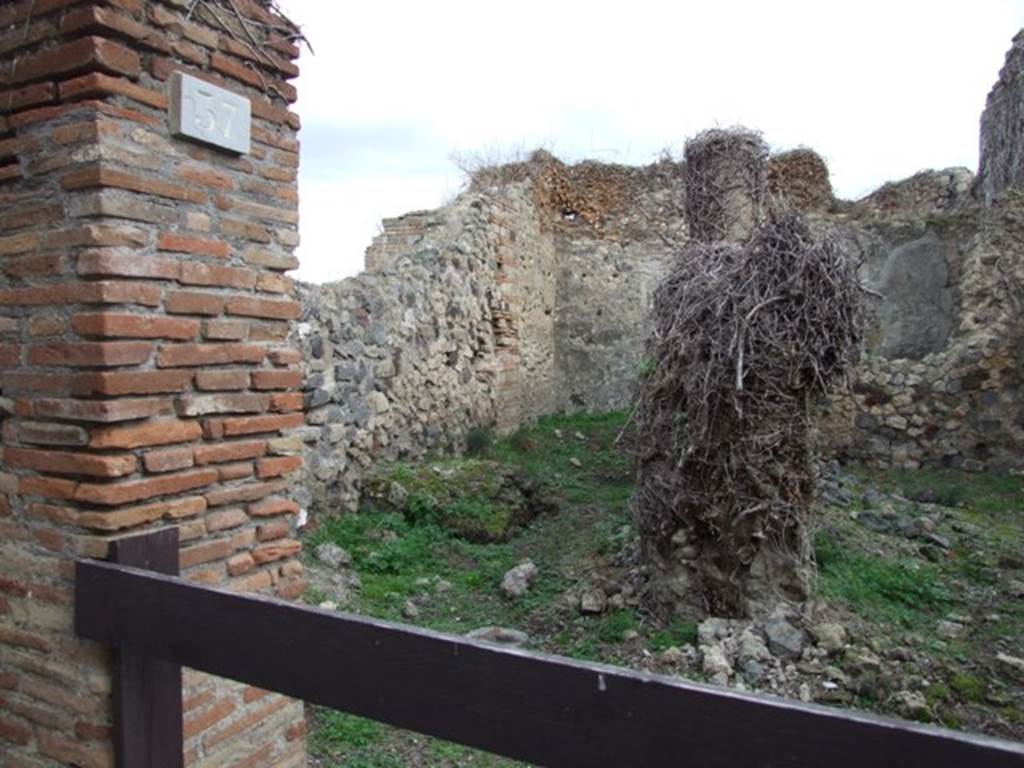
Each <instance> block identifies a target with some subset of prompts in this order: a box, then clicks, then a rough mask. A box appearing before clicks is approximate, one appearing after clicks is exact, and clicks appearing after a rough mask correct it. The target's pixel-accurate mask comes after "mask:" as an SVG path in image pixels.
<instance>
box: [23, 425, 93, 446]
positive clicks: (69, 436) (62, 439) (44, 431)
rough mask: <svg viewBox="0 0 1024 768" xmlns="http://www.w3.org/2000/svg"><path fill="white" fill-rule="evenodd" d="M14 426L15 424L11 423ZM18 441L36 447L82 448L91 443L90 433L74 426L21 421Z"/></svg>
mask: <svg viewBox="0 0 1024 768" xmlns="http://www.w3.org/2000/svg"><path fill="white" fill-rule="evenodd" d="M11 425H12V426H13V422H11ZM16 432H17V440H18V441H19V442H22V443H33V444H36V445H62V446H82V445H87V444H88V443H89V433H88V432H86V431H85V430H84V429H82V427H79V426H76V425H73V424H57V423H54V422H48V421H21V422H19V423H18V425H17V428H16Z"/></svg>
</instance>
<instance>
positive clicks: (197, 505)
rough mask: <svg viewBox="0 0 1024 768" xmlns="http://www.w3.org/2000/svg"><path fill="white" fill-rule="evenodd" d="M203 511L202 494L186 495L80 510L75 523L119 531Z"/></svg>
mask: <svg viewBox="0 0 1024 768" xmlns="http://www.w3.org/2000/svg"><path fill="white" fill-rule="evenodd" d="M205 511H206V499H204V498H203V497H202V496H187V497H185V498H181V499H170V500H168V501H158V502H155V503H151V504H143V505H141V506H136V507H120V508H118V509H108V510H99V511H88V512H81V513H79V514H78V515H77V520H76V524H77V525H80V526H81V527H83V528H91V529H93V530H99V531H120V530H124V529H125V528H134V527H136V526H139V525H143V524H144V523H151V522H153V521H154V520H161V519H163V518H165V517H167V518H170V519H172V520H180V519H182V518H186V517H193V516H195V515H198V514H201V513H203V512H205Z"/></svg>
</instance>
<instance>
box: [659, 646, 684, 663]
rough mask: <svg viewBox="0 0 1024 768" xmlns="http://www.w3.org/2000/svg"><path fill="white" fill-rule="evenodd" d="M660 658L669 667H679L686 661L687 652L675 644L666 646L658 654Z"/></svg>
mask: <svg viewBox="0 0 1024 768" xmlns="http://www.w3.org/2000/svg"><path fill="white" fill-rule="evenodd" d="M658 659H659V660H660V661H661V663H662V664H664V665H665V666H668V667H678V666H681V665H682V664H684V663H685V662H686V654H685V653H683V652H682V651H681V650H680V649H679V648H678V647H677V646H675V645H673V646H671V647H669V648H666V649H665V650H664V651H662V652H661V654H660V655H659V656H658Z"/></svg>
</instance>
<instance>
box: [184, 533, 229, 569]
mask: <svg viewBox="0 0 1024 768" xmlns="http://www.w3.org/2000/svg"><path fill="white" fill-rule="evenodd" d="M234 551H235V545H234V543H233V542H232V541H231V539H214V540H213V541H204V542H203V543H202V544H196V545H195V546H192V547H186V548H185V549H182V550H181V554H180V556H179V558H178V561H179V563H180V565H181V567H182V568H191V567H192V566H193V565H200V564H202V563H209V562H213V561H214V560H223V559H224V558H226V557H227V556H228V555H230V554H231V553H232V552H234Z"/></svg>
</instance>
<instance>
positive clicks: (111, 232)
mask: <svg viewBox="0 0 1024 768" xmlns="http://www.w3.org/2000/svg"><path fill="white" fill-rule="evenodd" d="M148 242H149V233H148V232H146V231H144V230H142V229H139V228H138V227H135V226H132V225H129V224H85V225H83V226H78V227H72V228H71V229H60V230H57V231H55V232H50V233H48V234H46V235H45V236H44V237H43V244H44V245H45V246H46V247H47V248H70V247H80V246H94V247H104V246H106V247H119V246H125V247H128V248H137V247H138V246H141V245H146V244H147V243H148ZM133 255H135V256H136V257H137V254H133Z"/></svg>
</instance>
